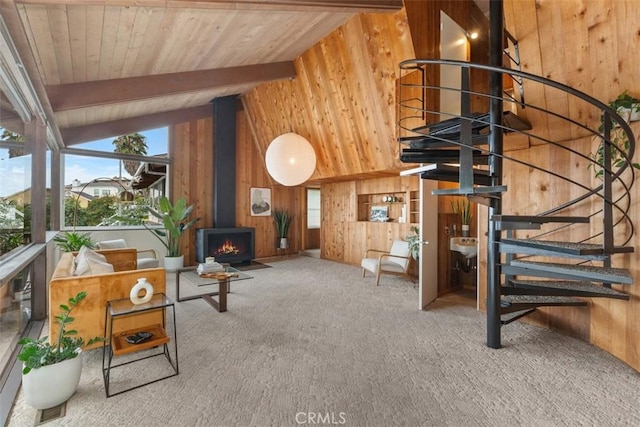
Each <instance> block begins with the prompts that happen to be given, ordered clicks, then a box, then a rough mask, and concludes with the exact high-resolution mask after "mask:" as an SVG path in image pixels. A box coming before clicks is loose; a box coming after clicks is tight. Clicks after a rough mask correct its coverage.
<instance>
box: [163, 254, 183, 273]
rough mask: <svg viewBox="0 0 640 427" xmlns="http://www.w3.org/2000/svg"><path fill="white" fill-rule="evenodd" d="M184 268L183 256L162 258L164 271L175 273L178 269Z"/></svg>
mask: <svg viewBox="0 0 640 427" xmlns="http://www.w3.org/2000/svg"><path fill="white" fill-rule="evenodd" d="M182 267H184V255H180V256H176V257H173V256H166V257H164V269H165V270H167V271H176V270H177V269H179V268H182Z"/></svg>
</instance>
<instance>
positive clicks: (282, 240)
mask: <svg viewBox="0 0 640 427" xmlns="http://www.w3.org/2000/svg"><path fill="white" fill-rule="evenodd" d="M288 247H289V240H288V239H287V238H286V237H281V238H280V249H287V248H288Z"/></svg>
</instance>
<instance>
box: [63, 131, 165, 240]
mask: <svg viewBox="0 0 640 427" xmlns="http://www.w3.org/2000/svg"><path fill="white" fill-rule="evenodd" d="M167 146H168V144H167V129H166V128H162V129H155V130H152V131H148V132H140V133H132V134H128V135H122V136H118V137H116V138H112V139H105V140H100V141H93V142H90V143H87V144H81V145H79V146H77V147H78V148H81V149H83V153H82V154H74V153H73V150H68V151H69V153H66V154H64V156H63V158H64V182H65V188H64V194H65V197H64V226H65V227H67V228H74V229H75V228H77V227H105V226H124V225H141V224H143V223H144V222H147V221H150V220H152V218H150V217H149V215H148V211H147V206H155V205H156V203H157V201H158V200H159V198H160V197H161V196H163V195H164V194H165V184H166V175H167V164H166V160H167ZM84 150H91V151H95V152H96V155H95V156H88V155H86V151H84ZM104 153H113V154H112V155H106V154H104ZM121 155H124V156H121ZM132 156H142V157H141V159H140V160H136V159H135V158H134V159H132V158H131V157H132ZM156 158H157V162H156V161H155V159H156Z"/></svg>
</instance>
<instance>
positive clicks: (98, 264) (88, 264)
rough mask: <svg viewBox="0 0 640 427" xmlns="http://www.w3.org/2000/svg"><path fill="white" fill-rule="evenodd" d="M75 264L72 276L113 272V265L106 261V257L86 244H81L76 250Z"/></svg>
mask: <svg viewBox="0 0 640 427" xmlns="http://www.w3.org/2000/svg"><path fill="white" fill-rule="evenodd" d="M75 264H76V268H75V271H74V272H73V275H74V276H86V275H89V274H103V273H113V266H112V265H111V264H109V263H108V262H107V258H105V256H104V255H102V254H99V253H97V252H95V251H94V250H92V249H89V248H88V247H86V246H83V247H82V248H81V249H80V252H78V256H76V259H75Z"/></svg>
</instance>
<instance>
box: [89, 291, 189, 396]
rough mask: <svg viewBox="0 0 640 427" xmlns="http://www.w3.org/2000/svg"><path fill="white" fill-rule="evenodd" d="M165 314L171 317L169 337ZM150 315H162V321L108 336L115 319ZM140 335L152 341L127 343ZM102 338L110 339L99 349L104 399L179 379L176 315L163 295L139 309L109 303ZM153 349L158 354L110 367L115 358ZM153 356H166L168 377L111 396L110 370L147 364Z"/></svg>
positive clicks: (124, 301)
mask: <svg viewBox="0 0 640 427" xmlns="http://www.w3.org/2000/svg"><path fill="white" fill-rule="evenodd" d="M167 310H171V314H172V316H171V322H170V323H169V326H170V328H171V330H172V332H169V333H167V322H166V318H167ZM152 311H158V312H160V313H161V316H160V317H161V318H162V320H161V321H160V323H158V324H144V325H140V326H139V327H136V328H133V329H128V330H126V331H121V332H116V333H112V332H111V331H113V323H114V321H115V322H117V321H118V319H122V318H125V317H133V316H136V315H140V314H142V313H148V312H152ZM142 331H144V332H150V333H151V334H152V336H151V338H150V339H148V340H146V341H143V342H140V343H138V344H131V343H129V342H127V337H128V336H131V335H135V334H136V333H138V332H142ZM104 336H105V337H109V339H107V340H105V341H104V343H103V345H102V375H103V378H104V385H105V392H106V395H107V397H111V396H115V395H118V394H121V393H124V392H126V391H129V390H133V389H136V388H140V387H143V386H145V385H148V384H151V383H155V382H157V381H160V380H164V379H166V378H170V377H173V376H176V375H178V372H179V371H178V339H177V331H176V312H175V306H174V303H173V301H172V300H171V299H169V298H168V297H167V296H166V295H165V294H162V293H158V294H154V295H153V297H152V298H151V301H149V302H148V303H145V304H139V305H135V304H133V303H132V302H131V300H130V299H129V298H123V299H119V300H113V301H108V302H107V307H106V309H105V319H104ZM171 341H173V357H172V355H171V353H170V351H169V343H170V342H171ZM107 347H108V349H107ZM154 348H158V349H160V350H161V351H160V352H158V351H156V352H155V353H152V354H148V352H146V353H145V354H143V355H140V357H138V358H127V360H126V361H123V362H122V363H118V364H115V365H114V364H113V362H114V357H118V356H125V355H130V354H133V353H137V352H141V351H143V350H151V349H154ZM156 356H165V358H166V359H167V361H168V362H169V365H170V366H171V370H172V373H171V374H169V375H165V376H163V377H161V378H157V379H154V380H151V381H147V382H144V383H142V384H138V385H135V386H133V387H128V388H125V389H123V390H120V391H118V392H116V393H111V390H110V385H111V384H110V383H111V371H112V370H113V369H115V368H117V367H121V366H125V365H129V364H132V363H136V362H141V361H143V360H147V359H150V358H152V357H156Z"/></svg>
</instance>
